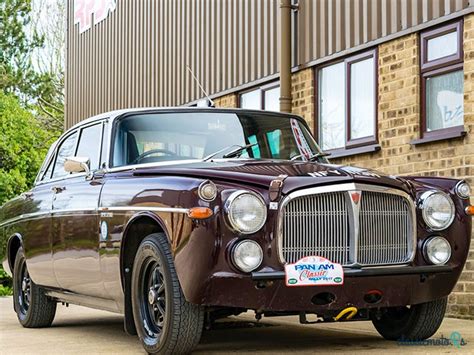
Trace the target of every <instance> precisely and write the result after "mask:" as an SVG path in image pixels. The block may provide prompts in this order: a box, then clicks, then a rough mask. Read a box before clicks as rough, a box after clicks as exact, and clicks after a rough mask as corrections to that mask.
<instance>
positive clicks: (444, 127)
mask: <svg viewBox="0 0 474 355" xmlns="http://www.w3.org/2000/svg"><path fill="white" fill-rule="evenodd" d="M420 40H421V88H422V90H421V95H422V98H421V102H422V139H421V141H426V140H428V141H429V140H437V139H444V138H451V137H457V136H462V135H463V134H464V132H463V131H464V104H463V93H464V71H463V51H462V22H461V21H459V22H455V23H451V24H448V25H445V26H442V27H438V28H435V29H432V30H429V31H425V32H422V33H421V35H420Z"/></svg>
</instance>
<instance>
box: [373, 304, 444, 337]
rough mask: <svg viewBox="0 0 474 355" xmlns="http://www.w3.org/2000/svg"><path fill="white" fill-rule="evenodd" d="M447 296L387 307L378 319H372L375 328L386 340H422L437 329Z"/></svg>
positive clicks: (442, 316) (441, 319) (441, 320)
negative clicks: (423, 301) (408, 304)
mask: <svg viewBox="0 0 474 355" xmlns="http://www.w3.org/2000/svg"><path fill="white" fill-rule="evenodd" d="M447 303H448V299H447V298H441V299H439V300H435V301H431V302H426V303H421V304H417V305H414V306H411V307H394V308H389V309H387V310H386V312H385V313H384V314H383V315H382V317H381V318H380V319H373V320H372V323H373V324H374V326H375V329H377V331H378V332H379V333H380V335H381V336H383V337H384V338H385V339H387V340H399V339H404V340H424V339H428V338H429V337H431V336H432V335H433V334H434V333H436V331H437V330H438V329H439V327H440V325H441V323H442V322H443V318H444V314H445V312H446V305H447Z"/></svg>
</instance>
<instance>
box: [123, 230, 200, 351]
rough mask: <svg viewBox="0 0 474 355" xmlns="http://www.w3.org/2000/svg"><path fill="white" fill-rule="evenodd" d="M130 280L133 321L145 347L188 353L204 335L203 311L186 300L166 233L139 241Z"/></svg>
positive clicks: (153, 349) (150, 349) (154, 349)
mask: <svg viewBox="0 0 474 355" xmlns="http://www.w3.org/2000/svg"><path fill="white" fill-rule="evenodd" d="M131 281H132V282H131V285H130V292H131V302H132V309H133V320H134V322H135V328H136V330H137V334H138V337H139V338H140V341H141V342H142V345H143V347H144V348H145V350H146V351H147V352H148V353H149V354H189V353H190V352H191V351H192V350H193V349H194V348H195V347H196V346H197V344H198V342H199V339H200V338H201V332H202V328H203V322H204V311H203V309H202V307H200V306H198V305H195V304H191V303H188V302H187V301H186V299H185V297H184V295H183V292H182V290H181V286H180V284H179V279H178V275H177V274H176V270H175V268H174V262H173V256H172V254H171V250H170V247H169V244H168V239H167V238H166V236H165V235H164V234H161V233H156V234H150V235H149V236H147V237H146V238H145V239H144V240H143V241H142V242H141V243H140V246H139V247H138V250H137V253H136V255H135V259H134V261H133V271H132V280H131Z"/></svg>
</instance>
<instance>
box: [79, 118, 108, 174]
mask: <svg viewBox="0 0 474 355" xmlns="http://www.w3.org/2000/svg"><path fill="white" fill-rule="evenodd" d="M101 141H102V123H99V124H96V125H93V126H89V127H86V128H83V129H82V130H81V136H80V138H79V145H78V146H77V153H76V156H77V157H85V158H89V159H90V168H91V170H97V169H99V164H100V148H101Z"/></svg>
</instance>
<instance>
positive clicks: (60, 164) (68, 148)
mask: <svg viewBox="0 0 474 355" xmlns="http://www.w3.org/2000/svg"><path fill="white" fill-rule="evenodd" d="M76 137H77V132H74V133H72V134H71V135H70V136H68V137H67V138H66V139H65V140H64V141H63V142H62V143H61V145H60V146H59V149H58V153H57V156H56V163H55V164H54V170H53V176H52V178H53V179H56V178H60V177H63V176H66V175H68V173H67V172H66V171H65V170H64V161H65V160H66V158H67V157H72V156H74V149H75V148H76Z"/></svg>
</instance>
